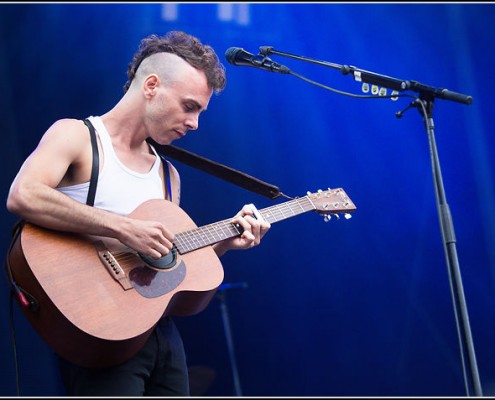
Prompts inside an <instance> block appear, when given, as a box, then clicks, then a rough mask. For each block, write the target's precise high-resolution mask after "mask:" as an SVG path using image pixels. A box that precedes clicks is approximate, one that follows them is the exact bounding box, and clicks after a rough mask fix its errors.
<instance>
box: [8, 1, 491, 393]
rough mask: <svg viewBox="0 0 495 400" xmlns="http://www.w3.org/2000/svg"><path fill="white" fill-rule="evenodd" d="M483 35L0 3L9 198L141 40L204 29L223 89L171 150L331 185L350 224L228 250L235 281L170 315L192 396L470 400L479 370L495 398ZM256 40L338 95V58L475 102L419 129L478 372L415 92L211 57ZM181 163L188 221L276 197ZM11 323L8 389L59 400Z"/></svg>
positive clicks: (330, 6) (408, 7)
mask: <svg viewBox="0 0 495 400" xmlns="http://www.w3.org/2000/svg"><path fill="white" fill-rule="evenodd" d="M494 21H495V6H494V5H493V4H490V3H487V4H469V3H465V4H462V3H461V4H448V3H445V4H442V3H440V4H428V3H416V4H407V3H403V4H400V3H397V4H394V3H390V4H387V3H384V4H380V3H377V4H373V3H360V4H339V3H304V4H297V3H293V4H291V3H288V4H278V3H277V4H264V3H218V4H216V3H190V4H187V3H183V4H182V3H149V4H146V3H144V4H137V3H136V4H132V3H130V4H125V3H123V4H118V3H110V4H98V3H96V4H89V3H88V4H76V3H74V4H71V3H66V4H2V5H0V30H1V35H0V71H1V74H0V80H1V81H0V82H1V85H0V87H1V89H2V93H1V96H0V105H1V107H0V110H1V118H0V124H1V132H2V134H1V138H0V140H1V143H2V145H1V146H0V152H1V155H0V157H1V160H2V173H1V181H0V191H1V192H0V195H1V198H2V201H3V202H5V199H6V197H7V193H8V190H9V187H10V183H11V181H12V179H13V178H14V176H15V174H16V172H17V171H18V169H19V167H20V166H21V164H22V162H23V160H24V159H25V157H27V156H28V155H29V154H30V152H32V151H33V150H34V148H35V146H36V144H37V142H38V141H39V139H40V137H41V135H42V134H43V132H44V131H45V130H46V129H47V128H48V127H49V126H50V125H51V124H52V123H53V122H54V121H55V120H57V119H59V118H65V117H70V118H84V117H86V116H89V115H99V114H102V113H104V112H106V111H107V110H109V108H110V107H112V106H113V105H114V103H116V102H117V101H118V99H119V98H120V96H121V95H122V93H123V91H122V87H123V85H124V83H125V81H126V71H127V64H128V62H129V61H130V60H131V58H132V55H133V53H134V51H135V49H136V48H137V46H138V44H139V41H140V39H141V38H142V37H144V36H147V35H149V34H151V33H156V34H159V35H161V34H164V33H165V32H167V31H169V30H184V31H186V32H189V33H191V34H194V35H197V36H198V37H199V38H200V39H201V40H202V41H203V42H205V43H208V44H210V45H212V46H213V47H214V48H215V49H216V50H217V52H218V53H219V55H220V57H221V59H222V61H223V62H224V64H225V66H226V70H227V77H228V83H227V87H226V89H225V91H224V92H223V93H221V94H220V95H219V96H214V97H213V98H212V100H211V102H210V106H209V109H208V111H207V112H206V113H205V114H204V115H203V116H202V117H201V120H200V127H199V129H198V130H197V131H195V132H190V133H189V134H188V135H187V137H185V138H184V139H182V140H181V141H179V142H175V145H177V146H180V147H182V148H184V149H186V150H189V151H191V152H194V153H197V154H200V155H202V156H204V157H207V158H209V159H212V160H214V161H216V162H219V163H223V164H226V165H228V166H230V167H232V168H236V169H239V170H241V171H243V172H245V173H247V174H250V175H252V176H255V177H256V178H258V179H261V180H263V181H265V182H268V183H270V184H273V185H276V186H278V187H279V188H280V189H281V191H282V192H283V193H284V194H286V195H287V196H291V197H297V196H304V195H305V194H306V192H307V191H310V192H314V191H317V190H318V189H323V190H325V189H328V188H339V187H340V188H343V189H344V190H345V192H346V193H347V194H348V195H349V196H350V198H351V199H352V200H353V201H354V203H355V204H356V206H357V210H356V212H355V213H354V214H353V217H352V218H351V219H343V218H341V219H336V218H332V219H331V220H330V221H329V222H328V223H326V222H325V221H324V220H323V217H322V216H321V215H318V214H317V213H306V214H304V215H299V216H296V217H294V218H289V219H287V220H285V221H280V222H279V223H276V224H273V226H272V229H271V230H270V232H269V234H268V235H267V236H266V237H265V239H264V240H263V243H262V245H261V246H259V247H257V248H255V249H253V250H251V251H240V252H230V253H228V254H227V255H226V256H225V257H223V258H222V262H223V267H224V270H225V280H224V282H225V283H236V284H241V285H240V286H242V287H240V288H232V289H230V290H225V291H223V292H222V293H223V294H224V296H223V298H221V297H220V296H216V297H215V298H214V299H213V300H212V302H211V303H210V304H209V306H208V307H207V308H206V310H205V311H203V312H202V313H200V314H198V315H195V316H191V317H179V318H177V319H176V321H177V324H178V325H179V327H180V329H181V331H182V335H183V338H184V342H185V346H186V349H187V353H188V361H189V365H190V367H191V380H192V384H193V385H194V386H193V393H194V394H198V395H206V396H232V395H236V394H242V395H244V396H464V395H466V393H467V392H471V393H472V385H471V383H470V379H467V382H468V383H467V387H466V385H465V379H464V372H463V367H466V374H467V376H468V378H469V377H470V376H471V373H470V371H469V368H470V367H471V366H473V364H474V366H475V367H476V369H477V371H478V376H479V378H480V382H481V386H482V389H483V394H485V395H495V338H494V335H493V332H494V330H495V290H494V284H495V246H494V241H495V192H494V170H495V168H494V167H495V164H494V157H493V150H494V148H495V134H494V130H493V127H494V126H495V117H494V115H495V113H494V111H493V104H494V102H493V99H491V97H490V96H492V95H493V92H494V89H495V85H494V80H493V77H492V68H493V66H494V65H495V59H494V58H495V57H494V54H495V52H494V49H495V28H494V27H495V25H494ZM260 46H271V47H273V49H275V50H277V51H279V52H284V53H289V54H294V55H298V56H304V57H308V58H311V59H315V60H320V61H324V62H326V63H327V64H326V65H321V64H315V63H309V62H305V61H302V60H297V59H293V58H290V57H285V56H281V55H277V54H271V55H270V56H269V57H270V58H271V59H272V60H273V61H276V62H278V63H280V64H282V65H285V66H287V67H288V68H290V69H291V71H292V72H293V73H295V74H298V75H300V76H301V77H304V78H307V79H309V80H311V81H313V82H316V83H318V84H321V85H324V86H326V87H328V88H332V89H335V90H337V91H341V92H346V93H351V94H353V95H363V94H365V93H363V88H362V86H363V85H362V82H359V81H357V80H355V79H354V77H353V76H352V75H350V74H349V75H345V74H343V73H341V71H340V70H339V69H338V68H335V65H337V66H341V65H347V66H354V67H355V68H357V69H361V70H366V71H371V72H374V73H377V74H380V75H386V76H390V77H393V78H397V79H402V80H412V81H417V82H420V83H422V84H425V85H428V86H431V87H433V88H447V89H449V90H452V91H455V92H459V93H462V94H466V95H470V96H472V98H473V102H472V104H470V105H466V104H461V103H458V102H453V101H448V100H444V99H436V100H435V101H434V107H433V114H432V115H433V122H434V126H435V130H434V132H435V139H436V144H437V148H438V154H439V159H440V165H441V172H442V174H441V176H442V178H443V184H444V188H445V192H446V196H447V203H448V205H449V206H450V210H451V214H452V219H453V225H454V230H455V246H454V248H455V250H456V254H457V257H458V261H459V266H460V272H461V274H460V275H461V278H462V279H461V280H460V284H461V287H462V288H463V294H464V296H463V297H464V299H465V300H466V305H467V315H468V320H467V325H468V327H469V328H470V329H469V331H470V332H471V336H472V339H473V347H474V350H475V363H469V362H468V359H467V358H466V355H465V354H464V357H462V356H461V350H460V343H459V341H460V340H459V334H458V330H457V326H458V325H457V324H456V313H455V311H454V310H455V309H454V305H453V299H454V298H457V296H453V293H452V288H451V280H450V278H451V277H450V275H451V274H450V273H449V271H448V269H447V261H446V254H445V251H444V245H443V240H442V235H441V230H440V224H439V216H438V212H437V206H436V201H435V190H434V183H433V182H434V181H433V173H432V164H431V156H430V147H429V138H428V135H427V132H426V130H425V126H424V121H423V118H422V116H421V114H420V113H419V112H418V109H416V108H412V109H410V110H408V111H407V112H406V113H405V114H404V116H403V117H402V118H397V117H396V112H398V111H400V110H402V109H404V108H405V107H407V105H409V104H410V103H411V101H412V98H411V97H401V98H399V99H398V100H395V101H394V100H392V99H390V98H385V97H382V98H381V96H379V95H375V96H374V97H373V98H371V99H363V98H359V97H356V96H354V97H352V96H346V95H344V94H340V93H338V92H335V91H332V90H328V89H325V88H323V87H319V86H317V85H314V84H311V83H310V82H308V81H305V80H303V79H300V78H299V77H298V76H296V75H292V74H278V73H271V72H269V71H264V70H261V69H256V68H250V67H247V66H235V65H232V64H230V63H228V62H227V61H226V59H225V56H224V53H225V51H226V50H227V49H228V48H230V47H240V48H243V49H245V50H246V51H247V52H250V53H252V54H255V55H256V54H258V51H259V47H260ZM370 89H371V88H370ZM377 89H378V90H379V89H380V88H377ZM407 93H410V94H415V93H414V92H407ZM368 94H371V90H370V92H369V93H368ZM387 94H390V90H388V91H387ZM174 164H175V165H176V167H177V168H178V169H179V171H180V173H181V177H182V184H183V188H182V204H181V205H182V208H183V209H184V210H185V211H186V212H187V213H188V214H189V215H190V216H191V218H193V220H194V221H195V222H196V223H197V225H198V226H200V225H204V224H207V223H210V222H216V221H219V220H222V219H225V218H229V217H231V216H232V215H233V214H234V213H235V212H236V211H237V210H238V209H239V208H240V207H241V206H242V205H243V204H245V203H254V204H255V205H256V206H257V207H258V208H264V207H268V206H271V205H274V204H279V203H281V202H283V201H285V199H283V198H279V199H275V200H271V199H269V198H266V197H264V196H261V195H259V194H255V193H252V192H250V191H247V190H245V189H243V188H240V187H238V186H234V185H233V184H230V183H228V182H226V181H224V180H221V179H219V178H217V177H214V176H211V175H208V174H206V173H204V172H202V171H198V170H196V169H194V168H192V167H190V166H188V165H185V164H183V163H180V162H178V161H174ZM4 204H5V203H4ZM0 213H1V221H2V229H1V232H0V238H1V241H0V243H1V246H2V247H1V248H2V251H3V254H5V251H6V249H7V246H8V242H9V238H10V232H11V227H12V225H13V224H14V222H15V221H16V217H15V216H13V215H11V214H9V213H8V212H7V210H6V209H5V206H3V207H2V208H1V209H0ZM69 262H70V260H69ZM457 282H459V280H458V281H457ZM1 288H2V290H1V297H0V318H1V326H2V329H1V330H0V332H1V333H0V335H1V336H0V339H1V340H0V345H1V349H0V353H1V354H2V357H1V358H2V362H1V365H2V374H1V378H0V395H3V396H12V395H15V394H16V393H17V391H16V369H15V363H14V354H15V353H14V349H13V342H12V339H11V334H10V329H11V326H10V318H9V293H8V286H7V283H6V280H5V279H2V286H1ZM461 297H462V296H461ZM224 311H227V314H225V313H224ZM143 312H146V310H143ZM225 317H228V318H225ZM457 319H460V320H461V321H459V323H461V322H462V321H463V320H464V318H460V315H459V314H457ZM13 320H14V327H15V333H16V336H15V337H16V351H17V353H16V354H17V359H18V372H19V376H18V377H19V387H20V392H19V393H20V395H22V396H63V395H65V392H64V391H63V388H62V386H61V384H60V381H59V377H58V372H57V369H56V366H55V361H54V358H53V354H52V351H51V349H49V348H48V347H47V345H46V344H45V343H44V342H43V341H42V340H41V339H40V338H39V337H38V336H37V334H36V333H35V332H34V331H33V329H32V328H31V326H30V325H29V324H28V323H27V321H26V320H25V318H24V316H23V315H22V314H21V312H20V309H19V307H18V306H17V304H14V307H13ZM464 321H465V320H464ZM226 322H228V324H227V323H226ZM129 323H130V324H131V323H132V320H130V321H129ZM228 327H230V333H231V336H226V333H225V330H226V328H228ZM228 337H230V338H231V339H232V342H233V350H234V352H233V353H231V352H229V346H228V343H229V342H228V340H227V338H228ZM461 343H463V340H462V339H461ZM463 344H464V343H463ZM463 347H464V348H465V344H464V345H463ZM232 354H233V355H234V360H235V364H234V365H235V367H236V368H237V371H238V378H239V380H238V385H235V384H234V382H235V381H234V374H233V368H232V363H231V357H230V356H231V355H232ZM463 358H464V362H463ZM475 375H476V374H475Z"/></svg>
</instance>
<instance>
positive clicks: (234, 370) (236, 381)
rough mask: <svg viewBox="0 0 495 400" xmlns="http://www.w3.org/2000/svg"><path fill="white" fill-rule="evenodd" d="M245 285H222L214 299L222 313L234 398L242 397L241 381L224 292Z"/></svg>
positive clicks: (244, 284) (244, 285) (245, 285)
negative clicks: (217, 301) (218, 302)
mask: <svg viewBox="0 0 495 400" xmlns="http://www.w3.org/2000/svg"><path fill="white" fill-rule="evenodd" d="M246 287H247V283H245V282H242V283H224V284H222V285H220V286H219V287H218V289H217V293H216V295H215V296H216V298H217V299H218V300H219V301H220V310H221V312H222V321H223V327H224V331H225V338H226V340H227V349H228V351H229V360H230V367H231V368H232V376H233V379H234V394H235V395H236V396H239V397H241V396H242V390H241V381H240V379H239V372H238V371H237V362H236V358H235V352H234V341H233V340H232V332H231V330H230V320H229V311H228V309H227V302H226V299H225V291H226V290H227V289H235V288H246Z"/></svg>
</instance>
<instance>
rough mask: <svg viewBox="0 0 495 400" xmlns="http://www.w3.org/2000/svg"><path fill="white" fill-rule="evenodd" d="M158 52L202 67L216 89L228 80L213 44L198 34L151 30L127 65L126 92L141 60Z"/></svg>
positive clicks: (218, 90)
mask: <svg viewBox="0 0 495 400" xmlns="http://www.w3.org/2000/svg"><path fill="white" fill-rule="evenodd" d="M156 53H172V54H175V55H177V56H179V57H181V58H182V59H184V60H185V61H186V62H188V63H189V64H191V65H192V66H193V67H195V68H197V69H199V70H201V71H203V72H204V73H205V75H206V79H207V81H208V85H209V86H210V88H211V89H213V91H214V92H215V93H219V92H221V91H222V90H223V89H224V87H225V85H226V83H227V79H226V76H225V67H224V66H223V64H222V63H221V62H220V60H219V58H218V55H217V54H216V53H215V50H214V49H213V48H212V47H211V46H209V45H203V44H202V43H201V42H200V41H199V39H198V38H196V37H194V36H192V35H188V34H187V33H185V32H182V31H170V32H167V33H166V34H165V35H164V36H158V35H156V34H152V35H149V36H148V37H145V38H144V39H142V40H141V42H140V44H139V47H138V50H137V51H136V53H135V54H134V57H133V58H132V61H131V62H130V63H129V66H128V67H127V78H128V80H127V82H126V84H125V85H124V93H125V92H127V90H128V89H129V87H130V86H131V83H132V80H133V79H134V77H135V76H136V71H137V70H138V68H139V65H140V64H141V62H142V61H143V60H144V59H145V58H147V57H149V56H151V55H152V54H156Z"/></svg>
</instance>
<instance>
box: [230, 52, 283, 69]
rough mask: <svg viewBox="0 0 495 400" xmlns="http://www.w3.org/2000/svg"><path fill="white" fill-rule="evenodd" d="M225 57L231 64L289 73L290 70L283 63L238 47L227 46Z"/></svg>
mask: <svg viewBox="0 0 495 400" xmlns="http://www.w3.org/2000/svg"><path fill="white" fill-rule="evenodd" d="M225 58H226V59H227V61H228V62H229V63H231V64H232V65H238V66H247V67H254V68H260V69H264V70H265V71H270V72H279V73H281V74H289V73H290V72H291V71H290V69H289V68H287V67H286V66H285V65H281V64H278V63H276V62H275V61H272V60H270V59H269V58H268V57H261V56H260V55H257V56H255V55H253V54H251V53H248V52H247V51H246V50H244V49H241V48H239V47H230V48H228V49H227V51H226V52H225Z"/></svg>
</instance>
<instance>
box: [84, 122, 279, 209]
mask: <svg viewBox="0 0 495 400" xmlns="http://www.w3.org/2000/svg"><path fill="white" fill-rule="evenodd" d="M84 123H85V124H86V126H87V127H88V128H89V133H90V135H91V145H92V146H93V166H92V169H91V181H90V184H89V191H88V198H87V201H86V204H88V205H90V206H92V205H93V204H94V199H95V194H96V183H97V179H98V164H99V155H98V145H97V143H96V134H95V128H94V126H93V124H92V123H91V122H90V121H89V120H88V119H85V120H84ZM148 143H150V144H151V145H153V147H154V148H155V149H156V150H157V151H158V153H161V154H160V155H161V156H162V158H164V157H163V155H165V156H168V157H171V158H174V159H176V160H177V161H180V162H183V163H184V164H187V165H190V166H192V167H194V168H197V169H200V170H202V171H204V172H207V173H209V174H211V175H214V176H216V177H218V178H221V179H224V180H226V181H228V182H230V183H233V184H235V185H237V186H240V187H243V188H244V189H247V190H250V191H252V192H255V193H258V194H261V195H263V196H265V197H268V198H270V199H275V198H277V197H279V196H280V195H281V194H282V193H281V192H280V189H279V188H278V187H277V186H274V185H271V184H269V183H266V182H263V181H261V180H259V179H257V178H254V177H252V176H250V175H248V174H246V173H244V172H241V171H238V170H236V169H233V168H230V167H227V166H225V165H223V164H219V163H217V162H215V161H212V160H209V159H207V158H204V157H202V156H199V155H197V154H194V153H191V152H189V151H187V150H184V149H181V148H179V147H176V146H172V145H161V144H158V143H157V142H155V141H154V140H152V139H148ZM163 164H164V172H165V180H166V182H168V181H169V174H168V172H169V171H168V165H167V164H168V163H167V162H166V160H165V159H164V160H163ZM165 167H166V168H165ZM166 188H167V191H170V185H169V184H168V185H166ZM171 194H172V193H171V192H170V193H168V195H169V196H171Z"/></svg>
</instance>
